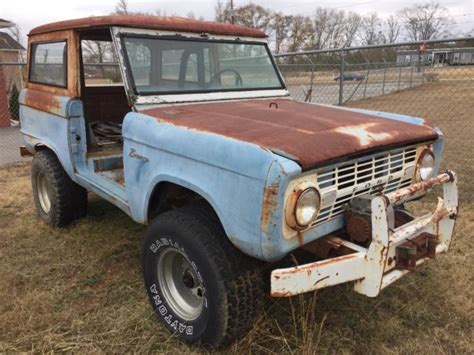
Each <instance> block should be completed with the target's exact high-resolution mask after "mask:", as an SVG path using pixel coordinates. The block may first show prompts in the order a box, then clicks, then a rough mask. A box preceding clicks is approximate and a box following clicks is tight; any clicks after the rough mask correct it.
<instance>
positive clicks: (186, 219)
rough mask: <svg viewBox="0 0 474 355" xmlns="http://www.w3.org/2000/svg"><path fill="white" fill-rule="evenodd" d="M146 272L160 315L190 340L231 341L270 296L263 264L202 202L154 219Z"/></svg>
mask: <svg viewBox="0 0 474 355" xmlns="http://www.w3.org/2000/svg"><path fill="white" fill-rule="evenodd" d="M143 273H144V280H145V286H146V289H147V293H148V296H149V299H150V302H151V304H152V306H153V308H154V310H155V312H156V314H157V316H158V318H159V319H160V320H161V321H162V322H163V323H164V325H165V326H166V328H168V330H169V331H171V332H172V333H173V334H175V335H177V336H178V337H179V338H180V339H181V340H182V341H184V342H186V343H200V344H202V345H207V346H211V347H213V348H216V347H220V346H223V345H226V344H229V343H230V342H232V341H233V340H235V339H237V338H238V337H240V336H242V335H243V334H245V332H246V331H247V330H248V329H249V328H250V327H251V325H252V324H254V323H255V321H256V319H257V318H258V317H259V313H260V311H261V308H262V306H263V302H264V298H265V287H264V282H263V277H262V272H261V264H260V263H259V262H258V261H256V260H254V259H252V258H249V257H248V256H246V255H244V254H243V253H241V252H240V251H238V250H237V249H236V248H235V247H234V246H233V245H232V244H231V243H230V242H229V241H228V239H227V236H226V235H225V233H224V231H223V229H222V227H221V225H220V223H219V222H218V220H217V218H216V217H215V215H213V213H212V212H209V211H206V212H203V210H202V209H199V208H198V207H187V208H183V209H179V210H173V211H170V212H166V213H164V214H162V215H160V216H158V217H157V218H156V219H155V220H154V221H153V222H152V223H151V224H150V226H149V227H148V230H147V232H146V234H145V240H144V249H143Z"/></svg>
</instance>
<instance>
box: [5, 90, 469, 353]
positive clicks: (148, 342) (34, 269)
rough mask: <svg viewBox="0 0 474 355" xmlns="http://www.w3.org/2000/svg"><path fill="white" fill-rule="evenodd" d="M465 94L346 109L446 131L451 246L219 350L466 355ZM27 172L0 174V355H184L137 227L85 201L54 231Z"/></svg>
mask: <svg viewBox="0 0 474 355" xmlns="http://www.w3.org/2000/svg"><path fill="white" fill-rule="evenodd" d="M465 89H466V88H465V87H464V86H462V85H459V84H456V85H455V84H449V83H448V84H442V83H433V84H429V85H425V86H423V87H422V88H418V89H416V90H406V91H404V92H400V93H397V94H392V95H387V96H385V97H380V98H376V99H370V100H366V101H359V102H357V103H354V104H353V106H357V107H367V108H374V109H379V110H386V111H398V112H404V113H408V114H415V115H424V116H426V117H429V119H430V120H431V121H433V122H434V123H436V124H437V125H439V126H440V127H441V128H443V130H444V131H445V133H446V137H447V142H448V145H447V150H446V153H445V157H444V162H445V164H446V165H447V166H449V167H451V168H452V169H454V170H456V171H457V172H458V175H459V180H460V192H461V217H460V219H459V220H458V224H457V228H456V235H455V241H454V243H453V247H452V249H451V251H450V252H449V253H448V254H445V255H442V256H440V257H439V258H438V259H437V260H436V261H433V262H430V263H428V264H426V265H424V266H422V267H421V268H420V269H419V271H418V272H416V273H413V274H410V275H408V276H407V277H405V278H403V279H402V280H400V281H398V282H396V283H395V284H394V285H392V286H391V287H389V288H388V289H387V290H385V291H383V293H382V294H381V295H380V296H379V297H378V298H376V299H369V298H366V297H364V296H360V295H358V294H355V293H354V292H352V290H351V286H350V285H341V286H338V287H333V288H330V289H326V290H323V291H321V292H319V293H317V294H309V295H304V296H300V297H296V298H293V299H280V300H269V302H268V303H269V304H268V307H267V309H266V311H265V312H264V313H263V314H262V316H261V318H260V319H256V320H255V326H254V328H253V329H252V331H251V332H250V333H249V334H248V336H246V337H245V338H244V339H242V340H240V341H239V342H238V343H236V344H234V345H233V346H232V347H230V348H229V349H226V351H227V352H231V353H253V352H259V353H274V352H284V353H294V352H296V353H314V352H322V353H326V352H330V353H333V352H343V353H377V354H378V353H389V354H392V353H436V354H438V353H472V352H473V351H474V348H473V344H472V339H474V332H473V329H474V324H473V321H474V307H473V300H474V283H473V278H474V276H473V275H474V264H473V262H472V254H473V252H472V250H473V249H474V241H473V239H472V234H473V233H472V231H473V230H474V212H473V211H474V192H473V190H474V184H473V183H472V177H473V176H474V161H473V157H472V154H473V153H474V149H473V143H472V136H473V135H474V122H473V118H474V117H473V116H474V112H473V106H472V102H474V91H473V90H472V86H471V87H470V88H469V90H465ZM447 92H449V96H447V95H446V93H447ZM401 102H403V103H404V105H402V104H401ZM401 107H404V108H403V109H401ZM29 170H30V169H29V167H28V166H26V165H20V166H13V167H9V168H6V169H2V170H0V234H1V238H0V270H1V278H0V300H1V302H0V351H17V350H20V351H51V350H55V351H64V350H72V351H77V352H79V351H81V352H82V351H87V352H89V351H110V352H125V351H134V352H149V351H164V352H185V351H190V349H189V348H187V347H186V346H184V345H181V344H180V343H179V342H178V341H176V339H173V338H171V337H170V336H169V335H168V333H167V332H166V331H165V330H164V328H163V327H161V325H160V324H159V323H158V322H157V321H156V320H155V317H154V315H153V314H152V313H151V308H150V307H149V305H148V301H147V299H146V295H145V291H144V288H143V285H142V280H141V271H140V265H139V249H140V243H141V240H140V239H141V238H140V236H141V234H142V233H143V231H144V227H143V226H140V225H137V224H135V223H133V222H132V221H131V220H130V219H129V218H128V217H127V216H126V215H124V214H123V213H122V212H120V211H119V210H118V209H116V208H115V207H113V206H111V205H109V204H108V203H106V202H104V201H102V200H100V199H98V198H95V197H91V199H90V214H89V216H88V217H87V218H86V219H84V220H81V221H79V222H77V223H75V224H74V225H73V226H71V227H70V228H67V229H62V230H55V229H51V228H49V227H47V226H46V225H44V224H43V223H41V222H40V221H39V220H38V218H37V217H36V215H35V211H34V206H33V201H32V197H31V188H30V182H29ZM430 200H431V201H432V200H433V199H432V198H431V199H430ZM431 207H432V206H430V208H431ZM421 208H423V209H426V208H428V203H427V202H424V203H423V204H422V206H421Z"/></svg>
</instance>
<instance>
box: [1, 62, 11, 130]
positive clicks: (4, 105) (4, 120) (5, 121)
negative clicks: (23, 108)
mask: <svg viewBox="0 0 474 355" xmlns="http://www.w3.org/2000/svg"><path fill="white" fill-rule="evenodd" d="M0 127H10V110H9V109H8V93H7V88H6V82H5V76H4V75H3V66H2V65H1V64H0Z"/></svg>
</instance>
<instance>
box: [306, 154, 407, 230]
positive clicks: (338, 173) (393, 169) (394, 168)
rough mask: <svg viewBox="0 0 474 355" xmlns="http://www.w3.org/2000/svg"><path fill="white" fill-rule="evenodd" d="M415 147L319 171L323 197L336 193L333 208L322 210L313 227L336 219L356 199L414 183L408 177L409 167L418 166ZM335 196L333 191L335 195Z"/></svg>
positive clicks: (319, 184) (326, 207)
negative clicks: (330, 192)
mask: <svg viewBox="0 0 474 355" xmlns="http://www.w3.org/2000/svg"><path fill="white" fill-rule="evenodd" d="M415 159H416V147H415V146H412V147H408V148H404V149H395V150H392V151H388V152H383V153H378V154H374V155H372V156H370V157H364V158H361V159H356V160H353V161H349V162H345V163H342V164H339V165H336V166H334V167H332V168H330V169H329V170H328V168H325V169H324V170H322V171H321V172H318V187H319V190H320V192H321V195H324V194H325V193H327V192H329V191H334V190H336V199H335V201H334V203H333V205H332V206H325V207H324V208H323V209H321V212H320V214H319V217H318V219H317V220H316V221H315V223H314V224H313V225H319V224H321V223H323V222H326V221H328V220H330V219H333V218H335V217H337V216H338V215H340V214H341V213H342V212H343V206H344V205H345V204H346V203H348V202H349V201H350V200H352V199H353V198H354V197H356V196H360V195H363V194H366V193H374V192H375V191H376V190H377V191H379V190H382V191H383V192H385V193H387V192H393V191H396V190H398V189H400V188H403V187H407V186H409V185H410V184H411V176H408V177H405V176H404V171H405V169H406V168H408V167H411V166H413V167H414V165H415ZM332 193H334V192H332Z"/></svg>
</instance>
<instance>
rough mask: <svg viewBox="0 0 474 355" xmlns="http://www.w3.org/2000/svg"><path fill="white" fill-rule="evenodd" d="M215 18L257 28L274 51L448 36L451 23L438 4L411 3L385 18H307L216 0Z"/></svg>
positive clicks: (337, 13)
mask: <svg viewBox="0 0 474 355" xmlns="http://www.w3.org/2000/svg"><path fill="white" fill-rule="evenodd" d="M215 20H216V21H218V22H229V23H235V24H239V25H243V26H250V27H256V28H260V29H262V30H263V31H265V32H266V33H267V34H268V35H269V37H270V39H271V40H272V41H273V47H274V50H275V52H277V53H278V52H282V51H288V52H296V51H299V50H309V49H323V48H339V47H349V46H353V45H361V46H365V45H375V44H385V43H395V42H397V41H400V40H402V39H403V40H412V41H419V40H428V39H433V38H440V37H443V36H447V35H449V34H450V27H452V25H453V24H455V23H454V21H453V20H452V19H451V18H450V17H449V11H448V10H447V9H446V8H445V7H443V6H441V5H440V4H439V3H438V2H428V3H424V4H414V5H412V6H410V7H407V8H404V9H402V10H401V11H399V12H397V13H396V14H392V15H391V16H390V17H388V18H386V19H382V18H381V17H380V16H379V15H378V14H377V13H375V12H372V13H369V14H367V15H360V14H358V13H355V12H352V11H344V10H337V9H333V8H324V7H317V8H315V9H314V10H313V12H312V14H310V15H286V14H284V13H283V12H281V11H274V10H272V9H270V8H267V7H263V6H260V5H257V4H254V3H249V4H246V5H242V6H237V7H235V8H232V1H229V0H227V1H225V2H223V1H222V0H218V1H217V4H216V6H215Z"/></svg>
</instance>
